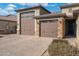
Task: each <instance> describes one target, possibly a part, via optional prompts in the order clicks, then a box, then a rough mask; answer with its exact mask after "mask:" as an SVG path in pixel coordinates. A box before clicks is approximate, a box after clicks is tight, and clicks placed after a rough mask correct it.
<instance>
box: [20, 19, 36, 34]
mask: <svg viewBox="0 0 79 59" xmlns="http://www.w3.org/2000/svg"><path fill="white" fill-rule="evenodd" d="M34 28H35V25H34V19H22V20H21V34H26V35H34Z"/></svg>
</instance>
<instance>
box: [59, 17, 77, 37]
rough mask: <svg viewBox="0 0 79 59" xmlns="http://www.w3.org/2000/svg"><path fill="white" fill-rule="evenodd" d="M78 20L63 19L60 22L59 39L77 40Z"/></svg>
mask: <svg viewBox="0 0 79 59" xmlns="http://www.w3.org/2000/svg"><path fill="white" fill-rule="evenodd" d="M76 31H77V25H76V18H61V19H59V21H58V38H76V36H77V35H76V34H77V32H76Z"/></svg>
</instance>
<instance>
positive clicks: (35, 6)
mask: <svg viewBox="0 0 79 59" xmlns="http://www.w3.org/2000/svg"><path fill="white" fill-rule="evenodd" d="M35 8H42V9H43V10H45V11H47V12H48V13H51V12H50V11H48V10H47V9H45V8H44V7H43V6H41V5H39V6H33V7H29V8H23V9H19V10H15V11H17V12H19V11H23V10H29V9H35Z"/></svg>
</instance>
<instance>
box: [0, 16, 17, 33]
mask: <svg viewBox="0 0 79 59" xmlns="http://www.w3.org/2000/svg"><path fill="white" fill-rule="evenodd" d="M16 28H17V20H16V16H15V15H7V16H0V34H12V33H16Z"/></svg>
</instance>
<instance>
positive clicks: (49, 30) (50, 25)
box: [40, 20, 57, 38]
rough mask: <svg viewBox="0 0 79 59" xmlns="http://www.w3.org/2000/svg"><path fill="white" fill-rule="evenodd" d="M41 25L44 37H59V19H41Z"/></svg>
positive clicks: (41, 32)
mask: <svg viewBox="0 0 79 59" xmlns="http://www.w3.org/2000/svg"><path fill="white" fill-rule="evenodd" d="M40 26H41V27H40V29H41V31H40V35H41V36H42V37H54V38H55V37H57V20H53V21H52V20H51V21H41V22H40Z"/></svg>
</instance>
